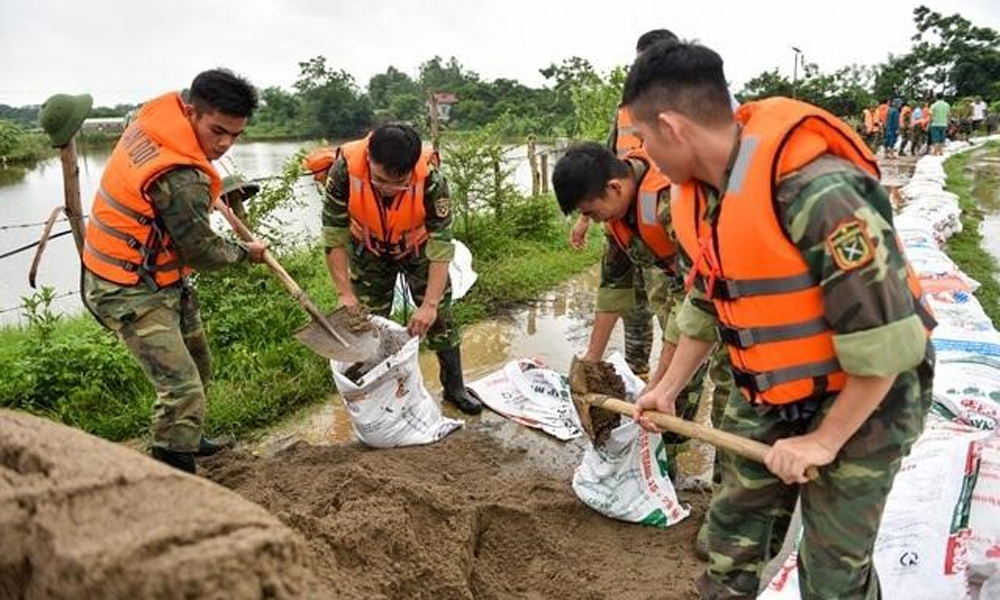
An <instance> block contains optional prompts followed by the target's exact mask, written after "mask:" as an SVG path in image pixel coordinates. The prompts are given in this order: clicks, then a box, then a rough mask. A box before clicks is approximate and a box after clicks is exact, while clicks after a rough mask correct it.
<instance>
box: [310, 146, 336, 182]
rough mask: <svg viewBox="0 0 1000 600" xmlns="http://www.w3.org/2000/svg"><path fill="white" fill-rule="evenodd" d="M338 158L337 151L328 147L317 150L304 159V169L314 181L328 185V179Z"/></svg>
mask: <svg viewBox="0 0 1000 600" xmlns="http://www.w3.org/2000/svg"><path fill="white" fill-rule="evenodd" d="M335 158H336V150H334V149H333V148H330V147H327V146H321V147H319V148H316V149H315V150H313V151H312V152H310V153H309V154H307V155H306V157H305V158H303V159H302V168H303V169H305V170H306V171H308V172H309V173H310V174H311V175H312V176H313V179H315V180H316V181H318V182H320V183H326V178H327V177H328V176H329V174H330V167H332V166H333V161H334V159H335Z"/></svg>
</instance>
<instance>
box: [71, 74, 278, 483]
mask: <svg viewBox="0 0 1000 600" xmlns="http://www.w3.org/2000/svg"><path fill="white" fill-rule="evenodd" d="M256 106H257V92H256V90H255V89H254V88H253V86H251V85H250V84H249V83H248V82H247V81H246V80H244V79H241V78H239V77H237V76H235V75H233V74H232V73H231V72H229V71H226V70H224V69H214V70H211V71H205V72H203V73H200V74H199V75H198V76H197V77H195V79H194V81H193V82H192V84H191V91H190V97H189V98H188V99H187V100H185V99H184V98H182V97H181V95H180V94H178V93H168V94H164V95H162V96H160V97H158V98H154V99H153V100H150V101H149V102H147V103H146V104H145V105H144V106H143V107H142V109H141V110H140V111H139V113H138V115H137V116H136V118H135V119H134V120H133V121H132V122H131V123H130V124H129V126H128V128H127V129H126V130H125V132H124V133H123V134H122V137H121V139H120V140H119V141H118V144H117V145H116V146H115V149H114V152H113V153H112V154H111V158H110V160H109V161H108V166H107V167H106V168H105V170H104V175H103V176H102V177H101V184H100V188H99V189H98V192H97V195H96V197H95V198H94V204H93V207H92V208H91V210H90V219H89V220H88V223H87V231H86V238H85V245H84V251H83V265H84V270H83V276H82V277H83V285H82V291H83V300H84V304H85V305H86V306H87V307H88V308H89V309H90V310H91V312H92V313H93V314H94V315H95V316H96V317H97V318H98V320H99V321H101V322H102V323H103V324H104V325H105V326H107V327H109V328H110V329H112V330H113V331H115V332H116V333H117V334H118V335H119V336H120V337H121V338H122V340H123V341H124V342H125V344H126V346H127V347H128V349H129V351H130V352H131V353H132V355H133V356H134V357H135V358H136V360H137V361H138V362H139V364H140V365H142V367H143V369H144V371H145V372H146V375H147V377H149V379H150V381H151V382H152V383H153V387H154V388H155V390H156V401H155V402H154V403H153V409H152V412H153V424H152V428H153V448H152V454H153V457H154V458H156V459H158V460H160V461H163V462H165V463H167V464H170V465H172V466H174V467H177V468H179V469H182V470H185V471H189V472H191V473H193V472H194V471H195V463H194V456H195V455H196V454H200V455H204V454H211V453H213V452H215V451H217V450H218V449H219V448H218V444H216V443H213V442H212V441H211V440H207V439H205V438H203V437H202V429H201V427H202V420H203V417H204V412H205V386H206V385H207V384H208V382H209V380H210V379H211V355H210V353H209V349H208V342H207V340H206V338H205V332H204V329H203V328H202V325H201V316H200V315H199V313H198V301H197V298H196V296H195V291H194V289H193V288H192V287H191V285H190V284H189V282H188V279H187V276H188V275H189V274H190V273H191V272H192V271H193V269H195V268H197V269H204V270H208V269H217V268H221V267H225V266H227V265H232V264H235V263H238V262H242V261H245V260H248V259H249V260H252V261H254V262H260V261H262V260H263V254H264V250H265V249H266V248H267V244H266V243H264V242H258V241H255V242H250V243H247V244H241V243H237V242H231V241H228V240H226V239H224V238H221V237H219V236H218V235H216V234H215V233H213V232H212V228H211V226H210V225H209V218H208V213H209V206H210V205H211V202H212V200H213V199H214V198H217V197H218V196H219V194H220V193H221V192H222V191H223V183H222V180H221V179H220V178H219V175H218V173H216V171H215V168H214V167H213V166H212V164H211V161H213V160H217V159H218V158H220V157H221V156H222V155H223V154H225V153H226V151H227V150H228V149H229V148H230V146H232V144H233V143H234V142H235V141H236V138H238V137H239V136H240V134H241V133H243V129H244V128H245V127H246V123H247V119H248V118H249V117H250V115H251V114H252V113H253V111H254V109H255V108H256Z"/></svg>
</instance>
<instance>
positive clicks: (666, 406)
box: [635, 382, 677, 433]
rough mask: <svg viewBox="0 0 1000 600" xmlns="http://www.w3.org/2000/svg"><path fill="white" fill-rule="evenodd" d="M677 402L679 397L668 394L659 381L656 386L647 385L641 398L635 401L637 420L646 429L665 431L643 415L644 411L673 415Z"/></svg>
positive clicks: (653, 431) (658, 431)
mask: <svg viewBox="0 0 1000 600" xmlns="http://www.w3.org/2000/svg"><path fill="white" fill-rule="evenodd" d="M661 383H662V382H661ZM676 403H677V399H676V398H674V397H672V396H670V395H668V394H667V393H666V390H665V389H663V386H662V385H661V384H659V383H658V384H657V385H655V386H648V385H647V386H646V389H644V390H643V392H642V394H641V395H640V396H639V400H637V401H636V403H635V408H636V410H635V421H636V422H637V423H639V426H640V427H642V428H643V429H645V430H646V431H649V432H652V433H663V430H662V429H660V428H659V427H657V426H656V424H655V423H653V422H652V421H650V420H649V419H648V418H647V417H645V416H643V414H642V413H643V412H645V411H655V412H661V413H664V414H668V415H673V414H674V413H675V410H676V409H675V405H676Z"/></svg>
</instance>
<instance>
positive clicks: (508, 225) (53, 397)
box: [0, 197, 603, 441]
mask: <svg viewBox="0 0 1000 600" xmlns="http://www.w3.org/2000/svg"><path fill="white" fill-rule="evenodd" d="M473 225H474V226H473V227H472V228H471V230H470V233H469V236H468V237H467V238H466V239H464V240H463V241H465V242H466V244H467V245H469V246H470V248H471V249H472V252H473V256H474V257H475V268H476V271H477V272H478V273H479V280H478V282H477V283H476V285H475V287H473V289H472V291H471V292H470V294H469V295H468V296H466V298H464V299H462V300H461V301H459V302H458V303H457V304H456V318H457V319H458V321H459V322H460V323H462V324H468V323H470V322H473V321H476V320H479V319H483V318H486V317H489V316H492V315H496V314H499V313H502V312H504V311H507V310H510V309H511V308H513V307H514V306H516V305H518V304H521V303H524V302H527V301H530V300H532V299H534V298H537V297H538V296H539V295H540V294H541V293H542V292H544V291H545V290H548V289H550V288H552V287H553V286H555V285H556V284H558V283H559V282H561V281H563V280H565V279H567V278H568V277H571V276H572V275H574V274H576V273H578V272H580V271H582V270H584V269H586V268H587V267H589V266H591V265H593V264H595V263H596V262H597V261H598V260H599V258H600V254H601V250H602V244H603V241H602V240H603V236H601V235H600V233H599V231H598V230H597V229H598V228H596V227H595V228H594V232H593V235H592V236H591V239H590V243H589V245H588V246H587V248H586V249H584V250H583V251H580V252H578V251H574V250H571V249H569V248H568V247H567V245H566V237H567V234H568V223H567V221H566V220H565V219H563V218H562V217H561V216H560V215H558V214H556V212H555V202H554V200H552V198H550V197H546V198H539V199H535V200H522V201H520V202H519V203H518V204H517V205H515V206H511V207H510V210H509V211H508V213H507V215H506V216H504V217H503V218H497V217H490V218H487V217H483V218H481V219H477V220H475V222H474V223H473ZM460 237H461V236H460ZM279 260H280V261H281V262H282V264H283V265H284V266H285V268H286V269H287V270H288V271H289V273H290V274H291V275H292V277H293V278H295V279H296V280H297V281H298V282H299V284H300V285H301V286H302V287H303V288H304V289H306V290H307V291H308V292H309V294H310V295H311V296H312V297H313V299H314V300H315V301H316V302H317V304H319V305H320V306H321V308H324V309H332V308H333V307H334V306H335V305H336V295H335V293H334V288H333V284H332V283H331V281H330V277H329V274H328V273H327V270H326V264H325V262H324V257H323V251H322V249H321V248H319V247H313V248H309V249H307V250H297V251H290V252H289V251H286V252H285V253H284V254H282V255H281V256H280V258H279ZM196 288H197V290H198V296H199V300H200V303H201V312H202V318H203V322H204V324H205V329H206V333H207V335H208V339H209V344H210V346H211V349H212V355H213V361H214V378H213V381H212V384H211V385H210V387H209V398H208V408H207V413H206V423H205V428H206V430H207V431H208V432H210V433H221V432H226V433H231V434H234V435H237V436H239V435H245V434H247V433H249V432H251V431H253V430H255V429H258V428H261V427H264V426H266V425H270V424H273V423H275V422H276V421H278V420H280V419H281V418H282V417H284V416H287V415H289V414H290V413H292V412H294V411H295V410H297V409H299V408H300V407H302V406H304V405H308V404H311V403H315V402H317V401H320V400H322V399H324V398H326V397H327V396H328V395H329V394H330V393H332V392H333V391H334V387H333V382H332V379H331V377H330V370H329V366H328V363H327V361H326V360H325V359H322V358H320V357H318V356H316V355H314V354H312V353H311V352H310V351H309V350H307V349H305V348H304V347H302V346H301V345H300V344H299V343H298V342H297V341H296V340H295V339H294V338H293V337H292V334H293V332H294V331H295V330H296V329H298V328H299V327H301V326H302V325H304V324H306V323H307V322H308V317H307V316H306V315H305V314H304V313H303V312H302V311H301V310H300V309H299V307H298V305H297V304H296V303H295V301H294V300H292V299H291V298H290V297H288V295H287V293H285V291H284V289H283V288H282V287H281V285H280V283H278V281H277V280H276V279H275V278H274V277H272V276H271V275H270V274H269V273H268V271H267V270H266V269H265V268H264V267H262V266H256V265H241V266H237V267H233V268H229V269H225V270H222V271H219V272H215V273H203V274H199V275H198V276H197V281H196ZM152 400H153V389H152V386H151V385H150V384H149V383H148V381H147V380H146V378H145V376H144V375H143V373H142V371H141V370H140V369H139V367H138V365H137V364H136V363H135V361H134V360H133V359H132V357H131V356H130V355H129V353H128V351H127V350H126V349H125V347H124V345H123V344H122V343H121V342H119V341H118V340H117V338H115V336H114V335H112V334H111V333H109V332H107V331H105V330H104V329H102V328H101V327H100V326H99V325H98V324H97V323H96V322H95V321H94V319H92V318H91V317H90V315H88V314H83V315H79V316H74V317H55V316H52V315H51V313H48V311H47V310H46V303H45V301H44V298H43V297H37V298H35V299H34V300H33V308H31V309H29V319H28V323H27V324H26V325H24V326H21V327H8V328H3V329H0V406H2V407H7V408H16V409H21V410H27V411H30V412H33V413H36V414H41V415H43V416H46V417H49V418H52V419H55V420H58V421H62V422H65V423H68V424H70V425H73V426H75V427H79V428H81V429H83V430H85V431H88V432H91V433H94V434H96V435H99V436H101V437H104V438H107V439H110V440H116V441H117V440H123V439H128V438H133V437H139V436H144V435H146V433H147V430H148V427H149V412H150V406H151V404H152Z"/></svg>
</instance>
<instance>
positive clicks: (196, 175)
mask: <svg viewBox="0 0 1000 600" xmlns="http://www.w3.org/2000/svg"><path fill="white" fill-rule="evenodd" d="M147 195H148V196H149V199H150V200H151V201H152V202H153V205H154V208H155V210H156V214H157V217H158V218H159V220H160V222H161V223H162V224H163V227H164V229H166V230H167V233H169V234H170V238H171V240H173V244H174V248H175V250H176V251H177V255H178V256H179V258H180V260H181V262H182V263H183V264H185V265H187V266H190V267H193V268H195V269H199V270H203V271H210V270H214V269H218V268H221V267H225V266H227V265H232V264H236V263H238V262H242V261H244V260H246V258H247V251H246V247H245V246H243V244H241V243H239V242H235V241H231V240H228V239H226V238H223V237H221V236H219V235H218V234H217V233H215V232H214V231H213V230H212V226H211V224H210V223H209V216H208V215H209V207H210V206H211V204H212V197H211V192H210V191H209V180H208V176H206V175H205V174H204V173H202V172H201V171H200V170H198V169H196V168H194V167H178V168H176V169H171V170H169V171H167V172H166V173H164V174H163V175H160V176H159V177H157V178H156V179H155V180H154V181H153V182H152V183H151V184H150V185H149V189H148V191H147ZM169 287H172V288H174V287H178V286H169ZM83 288H84V294H85V297H86V299H87V301H88V302H89V303H90V304H91V306H92V307H95V308H97V307H100V308H103V309H104V310H102V312H106V313H108V314H110V316H113V317H116V318H117V315H120V314H124V313H127V312H131V311H132V310H133V309H134V308H136V307H139V306H142V305H145V304H149V303H152V304H158V303H160V298H161V297H162V296H163V293H161V292H163V290H161V291H158V292H153V291H152V290H150V289H149V288H148V287H147V286H145V285H135V286H121V285H118V284H116V283H111V282H109V281H105V280H103V279H100V278H99V277H96V276H93V275H92V274H90V273H85V276H84V285H83ZM164 293H167V294H169V293H171V292H170V291H167V292H164Z"/></svg>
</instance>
